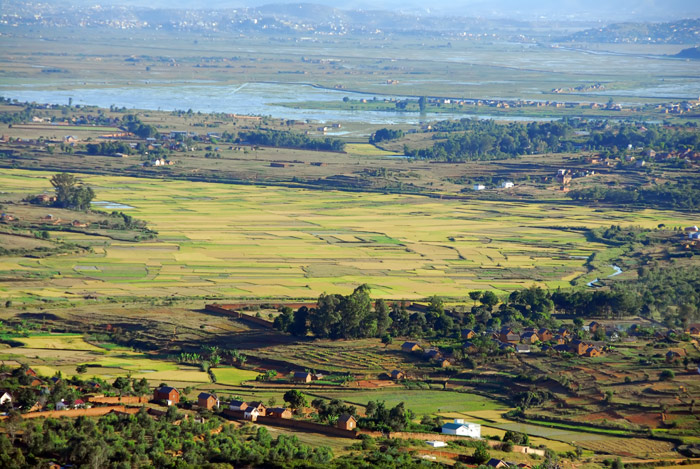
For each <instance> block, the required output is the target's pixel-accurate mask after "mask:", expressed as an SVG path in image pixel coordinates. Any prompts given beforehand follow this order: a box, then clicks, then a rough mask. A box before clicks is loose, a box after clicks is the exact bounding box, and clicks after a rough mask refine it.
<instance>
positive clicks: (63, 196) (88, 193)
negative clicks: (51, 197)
mask: <svg viewBox="0 0 700 469" xmlns="http://www.w3.org/2000/svg"><path fill="white" fill-rule="evenodd" d="M51 185H52V186H53V187H54V188H55V189H56V203H55V205H56V206H57V207H62V208H68V209H73V210H87V209H88V208H90V202H92V199H94V198H95V192H94V191H93V190H92V188H91V187H89V186H84V185H83V184H82V182H81V181H80V180H79V179H78V178H76V177H75V176H74V175H73V174H68V173H60V174H54V175H53V176H52V177H51Z"/></svg>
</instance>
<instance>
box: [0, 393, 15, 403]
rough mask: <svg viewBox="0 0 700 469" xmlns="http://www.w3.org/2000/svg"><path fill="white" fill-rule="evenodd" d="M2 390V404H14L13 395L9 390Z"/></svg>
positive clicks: (0, 401)
mask: <svg viewBox="0 0 700 469" xmlns="http://www.w3.org/2000/svg"><path fill="white" fill-rule="evenodd" d="M0 392H2V394H0V405H3V404H4V403H5V402H9V403H10V404H12V395H10V393H9V392H7V391H0Z"/></svg>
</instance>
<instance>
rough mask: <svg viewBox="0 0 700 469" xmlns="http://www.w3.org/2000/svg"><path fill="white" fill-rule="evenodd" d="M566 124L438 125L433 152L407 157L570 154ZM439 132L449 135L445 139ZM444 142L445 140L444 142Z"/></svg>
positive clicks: (468, 121)
mask: <svg viewBox="0 0 700 469" xmlns="http://www.w3.org/2000/svg"><path fill="white" fill-rule="evenodd" d="M573 130H574V127H573V125H572V124H571V123H570V122H569V121H566V120H562V121H557V122H546V123H539V122H532V123H530V124H527V125H525V124H520V123H510V124H507V125H504V124H497V123H496V122H495V121H493V120H479V119H461V120H458V121H443V122H438V123H437V124H435V125H434V126H433V131H435V132H440V133H439V134H437V135H436V136H435V137H434V138H435V139H440V140H439V141H437V142H436V143H435V144H434V145H433V146H432V148H425V149H419V150H411V149H408V148H407V149H406V154H407V155H409V156H412V157H414V158H419V159H431V160H439V161H467V160H495V159H505V158H514V157H516V156H518V155H526V154H532V153H545V152H554V151H571V150H573V144H572V143H571V142H566V143H568V145H565V140H566V139H567V138H568V137H569V136H570V135H571V133H572V132H573ZM442 132H449V134H448V135H447V136H445V135H443V134H442ZM443 138H444V139H443Z"/></svg>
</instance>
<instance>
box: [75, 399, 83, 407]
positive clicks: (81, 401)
mask: <svg viewBox="0 0 700 469" xmlns="http://www.w3.org/2000/svg"><path fill="white" fill-rule="evenodd" d="M83 407H85V401H84V400H82V399H76V400H75V401H73V408H74V409H80V408H83Z"/></svg>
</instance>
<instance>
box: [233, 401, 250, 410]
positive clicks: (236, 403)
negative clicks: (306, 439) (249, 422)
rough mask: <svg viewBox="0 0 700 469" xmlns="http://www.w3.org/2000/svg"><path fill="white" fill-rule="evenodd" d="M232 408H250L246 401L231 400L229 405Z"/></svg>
mask: <svg viewBox="0 0 700 469" xmlns="http://www.w3.org/2000/svg"><path fill="white" fill-rule="evenodd" d="M228 408H229V409H230V410H240V411H244V410H246V409H247V408H248V403H247V402H246V401H231V402H230V403H229V405H228Z"/></svg>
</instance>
